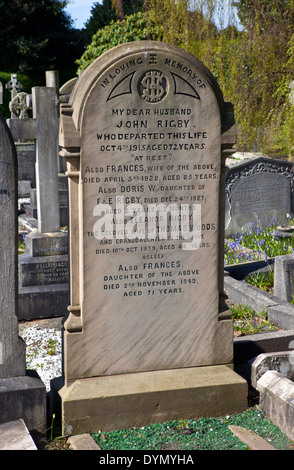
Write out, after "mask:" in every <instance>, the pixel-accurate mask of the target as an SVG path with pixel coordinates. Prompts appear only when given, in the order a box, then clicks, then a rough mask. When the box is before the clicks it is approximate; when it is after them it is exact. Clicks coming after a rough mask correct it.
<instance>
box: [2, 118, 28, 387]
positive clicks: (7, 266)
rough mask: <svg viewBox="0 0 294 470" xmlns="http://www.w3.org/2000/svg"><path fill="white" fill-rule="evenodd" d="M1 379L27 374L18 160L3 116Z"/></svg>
mask: <svg viewBox="0 0 294 470" xmlns="http://www.w3.org/2000/svg"><path fill="white" fill-rule="evenodd" d="M0 220H1V225H0V266H1V269H0V286H1V287H0V378H4V377H15V376H21V375H25V344H24V342H23V341H22V339H21V338H20V337H19V336H18V320H17V226H18V224H17V159H16V150H15V146H14V143H13V139H12V136H11V133H10V131H9V129H8V127H7V125H6V123H5V121H4V119H3V118H2V116H0Z"/></svg>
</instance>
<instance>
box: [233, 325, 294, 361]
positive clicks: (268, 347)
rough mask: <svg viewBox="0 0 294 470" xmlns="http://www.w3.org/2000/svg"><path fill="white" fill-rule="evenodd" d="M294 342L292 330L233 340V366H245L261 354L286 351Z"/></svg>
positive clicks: (293, 331)
mask: <svg viewBox="0 0 294 470" xmlns="http://www.w3.org/2000/svg"><path fill="white" fill-rule="evenodd" d="M291 341H294V330H288V331H271V332H268V333H259V334H256V335H247V336H241V337H239V338H234V364H246V363H247V362H248V361H250V360H252V359H253V358H255V357H257V356H259V355H260V354H263V353H273V352H278V351H286V350H287V349H289V345H290V343H291Z"/></svg>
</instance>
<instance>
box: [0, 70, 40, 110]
mask: <svg viewBox="0 0 294 470" xmlns="http://www.w3.org/2000/svg"><path fill="white" fill-rule="evenodd" d="M17 78H18V80H19V81H20V83H21V84H22V86H23V88H22V91H24V92H26V93H31V88H32V86H33V82H32V80H31V79H30V78H29V77H28V76H27V75H23V74H18V76H17ZM10 80H11V74H10V73H8V72H0V82H1V83H2V86H3V104H1V105H0V114H1V115H2V116H3V117H4V118H9V117H10V111H9V102H10V101H11V94H10V91H8V90H6V88H5V85H6V83H8V82H9V81H10Z"/></svg>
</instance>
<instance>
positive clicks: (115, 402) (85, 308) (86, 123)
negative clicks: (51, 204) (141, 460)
mask: <svg viewBox="0 0 294 470" xmlns="http://www.w3.org/2000/svg"><path fill="white" fill-rule="evenodd" d="M228 109H231V108H230V107H228V106H227V105H225V103H224V102H223V99H222V95H221V92H220V90H219V88H218V86H217V84H216V82H215V81H214V79H213V77H212V76H211V74H210V73H209V71H208V70H207V69H206V68H205V67H204V66H203V64H202V63H200V62H199V61H198V60H197V59H195V58H194V57H193V56H192V55H190V54H188V53H186V52H184V51H183V50H181V49H178V48H175V47H172V46H167V45H163V44H160V43H155V42H148V41H144V42H136V43H131V44H126V45H123V46H119V47H117V48H115V49H113V50H112V51H109V52H108V53H106V54H104V55H103V56H101V57H100V58H99V59H97V60H96V61H95V62H93V64H92V65H91V66H90V67H89V68H88V69H87V70H86V71H85V72H84V73H83V75H82V76H81V77H80V79H79V80H78V82H77V84H76V86H75V88H74V91H73V93H72V95H71V98H70V101H69V103H68V104H64V105H63V106H62V107H61V128H60V145H61V147H62V148H63V149H62V155H63V156H64V157H65V158H66V160H67V162H68V171H67V174H68V177H69V201H70V202H69V208H70V266H71V299H70V300H71V302H70V307H69V312H70V313H69V316H68V318H67V320H66V322H65V325H64V326H65V330H66V331H65V336H64V379H65V385H64V387H63V388H62V389H61V390H60V396H61V399H62V407H63V408H62V413H63V432H64V433H72V432H76V431H79V432H82V431H83V430H84V431H86V430H87V432H89V429H94V428H95V427H96V429H97V427H98V429H107V428H113V429H116V428H117V427H122V426H126V425H127V426H133V425H135V424H136V425H137V424H139V423H141V424H142V422H148V421H149V422H150V421H154V420H155V421H157V420H164V419H171V417H175V416H181V417H183V415H184V416H187V415H195V414H197V413H198V414H199V413H200V414H206V413H213V414H214V413H219V412H224V410H225V409H227V410H228V409H236V407H237V408H239V407H242V406H244V397H245V396H246V395H247V393H246V390H245V389H246V386H245V383H244V382H243V381H242V380H241V379H240V377H239V376H237V374H235V373H234V372H233V371H232V370H231V369H230V368H229V367H227V365H228V364H230V363H231V362H232V360H233V356H232V352H233V349H232V344H233V343H232V321H231V320H230V319H229V318H228V317H227V316H225V315H229V312H228V310H227V309H226V308H225V306H224V304H223V302H222V298H223V279H222V277H223V257H222V253H223V226H222V223H221V222H220V221H221V219H222V214H221V211H222V207H223V199H222V197H221V196H220V194H222V191H223V188H224V186H223V185H224V173H223V169H224V162H222V161H221V151H222V148H223V149H230V148H231V147H232V144H233V143H234V142H235V140H234V139H235V135H234V132H233V133H232V134H230V132H231V131H232V128H233V122H232V113H231V112H228V113H226V110H228ZM227 117H228V119H227ZM222 136H223V137H222ZM122 198H123V199H122ZM121 200H122V201H123V205H124V204H125V206H124V207H125V210H126V211H125V217H123V216H122V215H120V220H119V217H118V219H116V222H115V234H114V237H113V238H112V239H111V238H109V237H106V238H103V237H102V239H97V237H96V229H95V227H94V226H95V224H96V223H97V215H98V213H95V211H96V210H97V207H98V208H99V205H100V204H106V206H107V207H110V208H111V210H113V214H117V215H118V216H119V214H122V212H120V211H121V210H124V209H122V207H121V206H120V208H118V205H117V204H118V202H119V201H121ZM153 203H155V204H159V203H164V204H166V207H168V205H169V204H176V205H177V207H179V208H180V207H181V209H182V206H181V204H182V203H183V204H184V203H185V204H186V205H188V206H189V208H190V209H192V207H194V206H193V204H195V206H196V205H197V208H198V209H199V208H200V209H201V220H198V219H197V224H196V225H197V227H198V236H197V239H196V240H195V241H194V239H193V242H194V245H193V247H192V246H191V245H189V248H188V247H187V246H185V248H186V249H185V248H184V245H185V244H186V243H187V242H186V240H185V238H184V236H183V232H182V233H181V236H180V237H178V238H175V237H174V236H173V234H174V233H173V232H172V230H176V229H177V228H178V226H179V224H180V223H181V222H180V219H177V220H176V224H175V226H173V228H172V227H171V224H170V219H168V220H169V223H168V224H167V227H166V230H167V233H166V237H163V238H162V237H160V235H159V232H158V230H159V227H158V223H157V225H156V222H158V219H156V214H155V217H154V224H155V225H156V226H155V231H154V233H153V235H154V236H152V237H149V236H148V234H147V233H149V234H150V232H148V230H149V229H150V227H149V225H148V227H147V231H145V228H146V218H145V217H146V212H145V210H147V208H148V205H149V204H153ZM136 204H137V205H136ZM127 206H129V209H130V211H131V213H132V211H134V210H135V212H136V210H137V211H138V213H137V217H138V218H137V219H136V223H135V227H134V226H133V229H135V232H136V233H135V234H132V236H131V237H125V234H126V230H127V226H128V224H127V223H126V222H125V219H127V220H129V217H128V215H130V214H128V215H127ZM138 206H140V207H138ZM141 209H142V212H141V213H140V211H141ZM157 216H158V217H160V216H159V215H158V214H157ZM191 216H192V213H190V214H189V220H190V223H189V222H188V225H189V228H190V226H191V225H194V214H193V224H192V223H191V221H192V218H191ZM140 217H141V221H140V220H139V219H140ZM98 223H99V221H98ZM181 228H182V229H183V225H181ZM105 230H106V228H105ZM140 230H142V231H141V232H140ZM199 231H200V232H201V234H200V236H199ZM142 232H144V234H142ZM140 233H141V235H140ZM133 235H135V236H133ZM189 241H190V242H191V240H189ZM223 310H224V311H225V312H226V313H225V314H224V312H223ZM199 366H201V367H199ZM205 366H207V367H205ZM142 374H143V375H142ZM199 374H200V375H201V378H200V377H199ZM203 374H204V375H205V377H204V376H203ZM222 374H224V375H222ZM224 377H225V379H224ZM210 379H211V380H214V381H215V384H217V385H216V388H214V392H213V394H214V393H216V395H218V394H220V395H221V396H222V397H220V395H218V398H216V395H215V396H214V397H213V398H212V397H211V399H208V400H207V393H209V390H208V389H206V387H208V388H209V385H208V384H209V381H210ZM223 380H224V382H226V385H225V386H224V382H223ZM203 384H205V385H204V388H203ZM228 384H230V385H229V388H230V386H231V387H232V389H231V391H232V390H234V392H233V393H232V396H233V397H235V398H236V400H235V399H234V398H233V400H232V402H231V403H228V401H230V399H229V400H228V395H227V394H228V393H229V390H228V389H227V386H228ZM244 386H245V388H244ZM199 387H200V388H201V390H202V392H203V391H204V389H206V391H205V393H204V394H203V395H202V398H201V394H202V392H199ZM225 390H226V391H225ZM238 391H239V392H240V394H238V393H237V392H238ZM224 394H226V397H225V396H224ZM135 397H136V398H135ZM171 397H173V398H171ZM204 397H205V400H206V403H207V402H210V404H211V408H210V406H208V408H210V409H209V411H208V410H207V406H206V405H205V406H204V407H203V402H202V399H204ZM245 401H246V400H245ZM86 417H89V418H86Z"/></svg>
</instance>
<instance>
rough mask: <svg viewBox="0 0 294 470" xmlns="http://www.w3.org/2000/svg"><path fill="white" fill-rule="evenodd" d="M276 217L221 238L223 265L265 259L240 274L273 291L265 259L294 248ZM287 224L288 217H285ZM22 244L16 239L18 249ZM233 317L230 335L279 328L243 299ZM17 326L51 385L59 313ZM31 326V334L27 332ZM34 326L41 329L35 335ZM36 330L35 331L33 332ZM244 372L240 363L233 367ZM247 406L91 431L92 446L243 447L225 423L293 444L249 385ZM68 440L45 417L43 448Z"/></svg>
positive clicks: (281, 444) (278, 445) (56, 365)
mask: <svg viewBox="0 0 294 470" xmlns="http://www.w3.org/2000/svg"><path fill="white" fill-rule="evenodd" d="M277 226H278V224H277V221H275V220H273V221H268V226H267V227H266V228H265V229H261V228H260V227H258V225H254V224H251V231H246V232H244V233H237V234H234V235H232V236H231V237H230V238H229V239H226V240H225V256H224V258H225V259H224V262H225V267H226V266H232V265H237V264H239V265H241V264H243V263H248V262H252V261H258V260H260V259H262V260H264V261H265V263H268V266H269V269H268V271H267V272H266V273H265V272H259V271H257V272H255V273H254V274H249V275H247V276H245V278H244V279H243V282H247V283H249V284H251V285H254V286H255V287H258V288H259V289H261V290H264V291H267V292H272V291H273V282H274V275H273V269H272V268H271V265H270V263H269V262H270V260H272V259H273V258H274V257H275V256H279V255H285V254H293V253H294V231H293V232H291V236H290V237H288V238H280V237H278V236H277V235H276V229H277ZM289 227H293V221H290V220H289ZM24 249H25V246H24V243H23V241H22V240H21V241H19V253H23V252H24ZM230 308H231V310H232V314H233V320H234V337H240V336H246V335H252V334H258V333H264V332H270V331H275V330H278V329H279V328H278V327H277V326H276V325H274V324H273V323H271V322H270V321H269V320H268V318H267V315H266V312H258V313H257V312H255V311H254V310H253V309H252V308H250V307H249V306H247V305H241V304H239V305H233V304H230ZM20 329H21V331H22V335H23V337H24V338H25V339H26V341H27V368H33V369H36V370H37V372H38V373H39V375H40V377H41V378H42V380H44V382H45V383H46V387H47V390H49V389H50V385H49V383H50V379H52V378H54V377H55V376H56V375H58V373H59V372H60V373H61V364H60V362H61V361H60V356H61V332H60V330H61V321H60V319H59V318H55V319H50V320H41V321H40V320H39V321H35V322H21V323H20ZM28 331H30V337H28V336H27V333H28ZM38 331H39V332H43V334H42V335H41V336H40V335H39V336H38ZM34 335H35V337H34ZM236 370H237V371H238V372H239V373H240V374H241V375H242V373H243V374H244V371H243V370H242V366H241V367H240V366H239V370H238V366H237V369H236ZM245 374H246V372H245ZM249 392H250V393H249V395H250V396H249V403H248V408H247V409H246V410H245V411H244V412H242V413H239V414H236V415H227V416H222V417H211V418H207V417H203V418H200V419H195V420H193V419H188V420H185V419H181V420H177V421H167V422H163V423H158V424H153V425H147V426H143V427H140V428H132V429H129V430H117V431H109V432H103V431H101V430H97V432H96V433H94V434H93V435H92V438H93V439H94V442H96V444H97V445H98V446H99V447H97V449H99V448H100V449H102V450H106V451H110V450H160V451H171V452H172V451H182V450H192V451H193V450H246V449H248V448H250V447H248V445H247V444H246V443H245V442H243V441H242V440H241V439H239V438H238V437H236V436H235V435H234V434H233V432H232V430H231V429H230V426H233V427H234V426H241V427H242V428H243V429H248V430H250V431H252V432H253V433H254V434H255V435H258V436H260V437H261V438H262V439H264V442H265V443H269V444H270V445H271V446H272V447H273V448H275V449H277V450H278V449H279V450H293V449H294V442H293V441H291V440H290V439H289V438H288V437H287V436H286V435H285V434H283V432H282V431H281V430H280V429H279V427H278V426H276V425H275V424H274V423H273V422H272V421H271V420H270V419H268V417H267V416H266V414H265V413H264V411H263V410H262V409H261V408H260V407H259V404H258V401H259V395H258V392H257V391H256V390H254V389H251V390H250V391H249ZM70 449H71V446H70V442H69V440H68V438H67V437H64V436H62V435H61V433H60V428H59V426H58V423H56V421H55V417H54V416H53V418H52V419H51V421H50V422H48V444H47V445H46V450H70Z"/></svg>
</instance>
